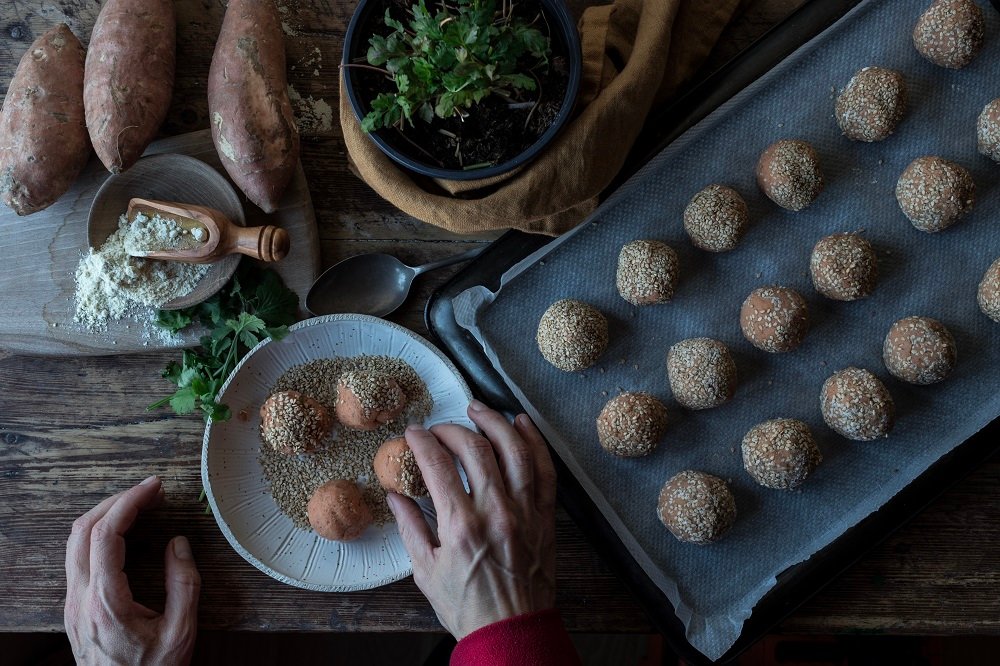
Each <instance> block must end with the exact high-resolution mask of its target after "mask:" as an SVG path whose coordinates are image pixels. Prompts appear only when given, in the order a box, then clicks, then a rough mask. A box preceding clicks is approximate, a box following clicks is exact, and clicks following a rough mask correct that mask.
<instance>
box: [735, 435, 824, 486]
mask: <svg viewBox="0 0 1000 666" xmlns="http://www.w3.org/2000/svg"><path fill="white" fill-rule="evenodd" d="M742 449H743V467H744V468H745V469H746V471H747V473H748V474H749V475H750V476H751V477H753V480H754V481H756V482H757V483H759V484H760V485H762V486H764V487H766V488H775V489H778V490H790V489H792V488H797V487H798V486H800V485H802V482H803V481H805V480H806V478H807V477H808V476H809V475H810V474H812V473H813V471H814V470H815V469H816V467H817V466H818V465H819V464H820V463H821V462H822V461H823V455H822V454H821V453H820V452H819V447H818V446H816V440H814V439H813V436H812V432H810V431H809V426H808V425H806V424H805V423H803V422H802V421H798V420H796V419H772V420H770V421H764V422H763V423H758V424H757V425H755V426H754V427H753V428H750V431H749V432H748V433H747V434H746V436H744V437H743V445H742Z"/></svg>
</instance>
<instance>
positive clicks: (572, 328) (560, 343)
mask: <svg viewBox="0 0 1000 666" xmlns="http://www.w3.org/2000/svg"><path fill="white" fill-rule="evenodd" d="M535 341H536V342H537V343H538V350H539V351H540V352H542V356H544V357H545V360H546V361H548V362H549V363H551V364H552V365H554V366H555V367H557V368H559V369H560V370H565V371H566V372H573V371H576V370H583V369H585V368H589V367H590V366H592V365H593V364H594V363H595V362H596V361H597V359H598V357H599V356H600V355H601V354H603V353H604V350H605V348H606V347H607V346H608V320H607V319H605V318H604V315H602V314H601V313H600V312H599V311H598V310H597V309H596V308H594V307H593V306H591V305H588V304H587V303H584V302H582V301H576V300H573V299H570V298H564V299H562V300H560V301H556V302H555V303H553V304H552V305H550V306H549V309H548V310H546V311H545V313H544V314H543V315H542V319H541V321H539V322H538V334H537V335H536V336H535Z"/></svg>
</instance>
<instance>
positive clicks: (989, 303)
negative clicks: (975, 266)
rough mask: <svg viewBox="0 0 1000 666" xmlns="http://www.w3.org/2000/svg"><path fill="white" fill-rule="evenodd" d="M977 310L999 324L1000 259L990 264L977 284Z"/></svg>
mask: <svg viewBox="0 0 1000 666" xmlns="http://www.w3.org/2000/svg"><path fill="white" fill-rule="evenodd" d="M977 297H978V300H979V309H980V310H982V311H983V314H985V315H986V316H987V317H989V318H990V319H992V320H993V321H998V322H1000V258H998V259H997V260H996V261H994V262H993V263H992V264H990V267H989V268H987V269H986V274H985V275H983V281H982V282H980V283H979V291H978V293H977Z"/></svg>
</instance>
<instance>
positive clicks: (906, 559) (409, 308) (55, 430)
mask: <svg viewBox="0 0 1000 666" xmlns="http://www.w3.org/2000/svg"><path fill="white" fill-rule="evenodd" d="M99 4H100V3H98V2H96V1H94V0H6V1H5V2H3V3H2V4H0V31H2V41H0V89H3V90H6V87H7V84H8V83H9V81H10V78H11V76H12V75H13V72H14V69H15V67H16V64H17V61H18V59H19V58H20V56H21V54H22V53H23V52H24V51H25V50H26V48H27V46H28V44H29V43H30V42H31V41H32V40H33V39H34V37H35V36H37V35H39V34H41V33H42V32H43V31H45V30H46V29H48V28H49V27H51V26H52V25H54V24H55V23H57V22H59V21H66V22H67V23H68V24H69V25H70V27H71V28H72V29H73V30H74V32H75V33H76V34H77V35H80V36H86V35H88V34H89V32H90V28H91V26H92V25H93V22H94V19H95V18H96V15H97V12H98V10H99ZM176 4H177V9H178V14H179V30H180V32H179V35H178V45H179V48H178V58H179V63H178V76H177V85H176V88H175V94H174V101H173V106H172V108H171V111H170V115H169V118H168V120H167V123H166V125H165V127H164V132H165V133H166V134H178V133H183V132H188V131H192V130H196V129H202V128H205V127H207V126H208V120H207V111H206V101H205V94H206V91H205V80H206V78H207V75H208V68H209V63H210V59H211V53H212V45H213V43H214V38H215V35H216V33H217V30H218V27H219V25H220V22H221V14H222V9H221V5H222V2H221V1H220V0H177V3H176ZM278 4H279V6H280V7H282V10H283V14H284V17H285V24H286V31H287V32H288V33H289V34H290V35H292V36H290V37H289V39H288V47H287V48H288V52H289V58H288V62H289V66H290V67H291V68H292V69H291V72H290V83H291V85H292V87H293V88H294V89H295V91H296V92H297V93H298V95H299V96H300V97H301V101H299V102H298V104H297V111H298V113H299V114H300V115H302V112H303V111H312V112H313V113H312V115H311V117H310V120H309V123H308V124H307V126H306V127H305V128H304V132H303V155H302V162H303V164H304V166H305V170H306V174H307V177H308V179H309V182H310V184H311V190H312V196H313V202H314V204H315V207H316V214H317V219H318V220H319V231H320V237H321V242H322V257H323V264H324V265H330V264H333V263H334V262H336V261H338V260H340V259H343V258H344V257H347V256H350V255H353V254H357V253H361V252H375V251H385V252H392V253H393V254H396V255H398V256H400V257H401V258H403V259H404V260H408V261H411V262H421V261H424V260H432V259H436V258H440V257H444V256H447V255H451V254H455V253H458V252H461V251H462V250H465V249H467V248H469V247H472V246H475V245H481V244H484V243H487V242H489V241H490V240H492V239H493V238H494V237H495V235H494V234H482V235H475V236H466V237H456V236H454V235H452V234H448V233H444V232H442V231H440V230H438V229H435V228H433V227H430V226H427V225H425V224H421V223H420V222H418V221H416V220H413V219H411V218H408V217H406V216H404V215H401V214H400V213H398V212H397V211H395V210H394V209H392V208H391V207H390V206H388V205H387V204H385V203H384V202H383V201H382V200H381V199H380V198H379V197H378V196H377V195H375V194H374V193H373V192H372V191H371V190H370V189H368V188H367V187H366V186H365V185H364V184H362V183H361V182H360V181H359V180H358V179H356V178H355V177H354V176H353V175H352V174H351V173H350V171H349V169H348V164H347V159H346V157H345V154H344V144H343V141H342V138H341V136H340V131H339V125H338V124H337V120H336V117H335V116H331V115H325V114H324V111H329V110H328V109H325V108H324V104H323V103H322V102H323V101H325V102H326V103H328V104H329V105H330V106H331V107H332V108H333V109H336V106H337V105H336V99H337V92H338V86H337V67H336V63H337V61H338V59H339V53H340V50H341V39H342V35H343V32H344V27H345V26H346V24H347V22H348V20H349V19H350V16H351V12H352V10H353V7H354V5H355V2H354V1H353V0H278ZM571 4H572V5H573V6H574V9H575V10H577V11H579V9H580V7H581V6H582V5H584V4H587V0H573V2H571ZM744 4H745V11H744V12H743V13H742V14H741V15H740V17H739V18H738V19H737V21H736V24H735V25H734V26H733V27H732V28H730V29H729V30H728V31H727V33H726V35H725V36H724V37H723V40H722V42H721V44H720V46H719V48H718V49H717V50H716V52H715V53H714V54H713V56H712V61H711V62H710V64H709V66H708V67H707V68H706V69H707V70H708V69H711V67H713V66H718V65H719V64H721V63H722V62H724V61H725V59H726V58H728V57H729V56H731V55H733V54H734V53H736V52H738V51H739V49H741V48H742V47H744V46H746V45H747V44H749V42H750V41H752V40H753V39H754V38H755V37H756V36H758V35H759V34H761V33H762V32H763V31H764V30H765V29H766V28H767V27H768V26H770V25H771V24H773V23H775V22H777V21H778V20H780V19H781V18H782V17H783V16H785V15H786V14H787V13H789V12H790V11H791V10H793V9H794V8H795V7H797V6H798V5H800V4H802V0H748V1H747V2H745V3H744ZM2 238H3V236H2V232H0V243H2ZM450 274H451V271H441V272H440V273H436V274H434V275H433V276H429V277H427V278H423V279H421V280H420V282H419V286H418V287H417V289H416V291H415V293H414V295H413V297H412V298H411V299H410V300H409V302H408V303H407V305H406V306H405V307H404V309H403V310H401V311H400V312H399V313H398V314H396V315H395V316H394V317H393V319H394V320H395V321H397V322H399V323H401V324H403V325H405V326H408V327H410V328H412V329H414V330H416V331H418V332H425V331H424V326H423V320H422V309H423V304H424V303H425V301H426V299H427V297H428V295H429V294H430V292H431V291H432V290H433V289H434V287H435V286H436V285H438V284H441V283H442V282H443V281H444V280H446V279H447V278H448V277H449V275H450ZM25 289H30V285H25ZM0 298H17V294H15V293H6V294H2V295H0ZM176 355H177V354H176V353H157V354H143V355H134V356H122V357H104V358H72V359H51V358H32V357H26V356H6V357H5V356H4V355H3V354H2V353H0V571H2V575H0V631H59V630H61V629H62V602H63V594H64V585H65V580H64V575H63V553H64V544H65V540H66V537H67V535H68V534H69V530H70V525H71V523H72V521H73V519H74V518H75V517H76V516H77V515H79V514H81V513H83V512H84V511H85V510H87V509H88V508H90V507H91V506H93V505H94V504H96V503H97V502H98V501H99V500H100V499H102V498H104V497H106V496H108V495H110V494H112V493H114V492H116V491H119V490H121V489H123V488H125V487H127V486H129V485H132V484H133V483H135V482H137V481H138V480H140V479H142V478H144V477H145V476H146V475H148V474H151V473H156V474H159V475H160V476H162V477H163V479H164V486H165V488H166V491H167V494H168V500H169V502H168V504H167V506H165V507H164V508H162V509H160V510H157V511H155V512H153V513H151V514H149V515H145V516H143V518H142V519H141V521H140V523H139V525H138V526H137V528H136V529H135V530H134V536H133V538H132V539H131V540H130V546H129V557H130V561H129V571H130V573H131V579H132V582H133V587H134V588H135V590H136V595H137V597H138V599H139V600H140V601H146V602H148V603H150V604H153V605H156V604H160V603H162V590H161V589H160V588H161V587H162V585H161V583H160V581H161V578H162V573H161V566H162V550H163V547H164V546H165V544H166V542H167V540H168V539H169V538H170V537H171V536H172V535H175V534H186V535H187V536H188V537H189V538H190V539H191V541H192V545H193V547H194V552H195V554H196V557H197V559H198V563H199V567H200V569H201V571H202V574H203V578H204V591H203V595H202V602H201V625H202V627H203V628H215V629H219V628H231V629H246V630H257V631H283V630H295V631H433V630H439V629H440V628H439V625H438V623H437V621H436V619H435V616H434V613H433V611H432V610H431V609H430V606H429V605H428V604H427V602H426V601H425V599H424V598H423V596H422V595H421V594H420V592H419V591H418V590H417V588H416V587H415V586H414V584H413V582H412V580H410V579H407V580H405V581H402V582H399V583H397V584H394V585H390V586H388V587H384V588H381V589H378V590H373V591H370V592H361V593H355V594H319V593H311V592H306V591H303V590H299V589H295V588H292V587H288V586H285V585H282V584H280V583H278V582H276V581H274V580H272V579H270V578H268V577H266V576H265V575H263V574H261V573H259V572H258V571H257V570H256V569H254V568H253V567H251V566H250V565H249V564H247V563H246V562H244V561H243V560H242V559H241V558H240V557H239V556H238V555H237V554H236V553H235V552H234V551H233V550H232V549H231V548H230V546H229V545H228V543H227V542H226V541H225V539H224V538H223V537H222V535H221V534H220V532H219V530H218V528H217V527H216V524H215V521H214V519H213V518H212V517H211V516H209V515H206V514H205V513H204V511H203V505H202V504H200V503H199V502H198V494H199V491H200V476H199V456H200V450H201V436H202V423H201V421H200V419H198V418H197V417H184V418H181V417H176V416H172V415H170V414H168V413H167V412H155V413H147V412H146V411H145V409H144V408H145V406H146V405H148V404H149V403H151V402H152V401H154V400H155V399H157V398H159V397H160V396H162V395H163V394H165V393H166V392H168V388H169V386H168V384H167V383H166V382H165V381H163V380H162V379H160V378H159V369H160V368H161V367H162V366H163V365H164V364H165V363H166V362H167V361H168V360H170V359H172V358H174V357H176ZM998 490H1000V461H993V462H991V463H989V464H987V465H984V466H983V467H982V468H981V469H979V470H978V471H977V472H975V473H974V474H972V475H971V476H970V477H969V478H968V479H966V480H965V481H963V482H962V483H960V484H959V485H958V486H957V487H956V488H954V489H953V490H950V491H949V492H947V493H946V494H945V495H943V496H942V497H941V498H940V499H938V500H936V501H935V502H933V504H932V505H931V506H930V507H929V508H928V509H927V510H926V511H924V512H923V513H922V514H921V515H920V516H919V517H918V518H917V519H916V520H914V521H913V522H912V523H910V524H909V525H908V526H906V527H904V528H903V529H901V530H900V531H899V532H897V533H896V534H895V535H894V536H893V537H892V538H891V539H889V540H888V541H887V542H886V543H884V544H882V545H881V546H879V547H878V548H876V549H875V550H874V551H873V552H872V553H871V554H869V555H867V556H866V557H865V558H864V559H863V560H862V561H861V562H860V563H859V564H857V565H856V566H854V567H853V568H852V569H851V570H850V571H848V572H847V573H846V574H844V575H843V576H841V577H840V578H839V579H838V580H836V581H834V582H833V584H832V585H831V586H830V587H829V588H827V590H826V591H824V592H822V593H821V594H819V595H818V596H816V597H815V598H814V599H813V600H812V601H811V602H809V603H808V604H807V605H806V606H805V607H803V608H802V609H800V610H799V611H797V612H796V613H795V614H794V615H792V616H791V617H790V618H788V620H786V621H785V622H784V623H783V624H782V626H781V629H783V630H787V631H805V632H823V633H831V632H851V631H866V632H879V631H884V632H908V633H931V634H972V633H985V634H989V633H992V634H997V633H1000V492H998ZM557 542H558V548H559V569H558V589H559V596H558V604H559V606H560V608H561V609H562V611H563V614H564V617H565V619H566V622H567V624H568V626H569V628H570V629H571V630H572V631H577V632H649V631H651V630H652V628H651V625H650V623H649V621H648V620H647V618H646V617H645V615H644V614H643V612H642V610H641V609H640V608H639V607H638V606H637V604H636V602H635V601H634V599H633V598H632V597H631V596H630V595H629V594H628V593H627V592H625V591H624V590H623V589H622V586H621V584H620V583H619V581H618V580H617V579H616V578H615V577H614V576H613V575H612V574H611V573H610V572H609V570H608V569H607V567H606V566H605V565H604V564H603V563H602V562H601V561H600V560H599V559H598V557H597V556H596V555H595V553H594V551H593V550H592V548H591V547H590V546H589V545H588V544H587V542H586V541H585V540H584V538H583V536H582V535H581V533H580V531H579V530H578V529H577V527H576V526H575V525H574V524H573V523H572V522H571V521H570V520H569V519H568V518H567V517H566V516H565V515H564V514H561V515H560V516H559V519H558V524H557Z"/></svg>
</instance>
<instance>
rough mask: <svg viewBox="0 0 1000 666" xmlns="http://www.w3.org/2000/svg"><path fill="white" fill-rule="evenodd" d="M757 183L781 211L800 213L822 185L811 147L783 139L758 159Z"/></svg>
mask: <svg viewBox="0 0 1000 666" xmlns="http://www.w3.org/2000/svg"><path fill="white" fill-rule="evenodd" d="M757 184H758V185H759V186H760V189H761V191H763V192H764V194H766V195H767V197H768V198H769V199H770V200H771V201H773V202H774V203H776V204H778V205H779V206H781V207H782V208H787V209H788V210H802V209H803V208H805V207H806V206H808V205H809V204H811V203H812V202H813V201H815V200H816V197H818V196H819V193H820V192H822V191H823V187H824V185H825V184H826V183H825V181H824V180H823V172H822V171H821V170H820V167H819V158H818V157H817V156H816V151H815V150H813V147H812V146H810V145H809V144H808V143H806V142H805V141H794V140H789V139H784V140H782V141H777V142H775V143H772V144H771V145H770V146H768V147H767V150H765V151H764V153H763V154H762V155H761V156H760V161H759V162H757Z"/></svg>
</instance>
